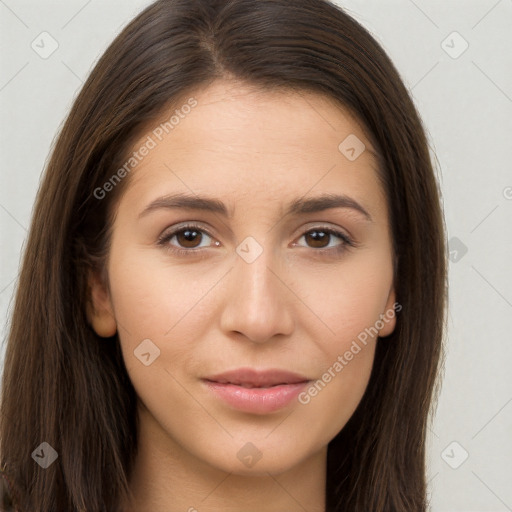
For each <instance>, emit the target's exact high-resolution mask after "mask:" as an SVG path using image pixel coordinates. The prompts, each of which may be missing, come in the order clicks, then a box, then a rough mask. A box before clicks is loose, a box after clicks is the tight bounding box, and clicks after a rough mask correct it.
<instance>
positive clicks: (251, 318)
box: [221, 239, 294, 343]
mask: <svg viewBox="0 0 512 512" xmlns="http://www.w3.org/2000/svg"><path fill="white" fill-rule="evenodd" d="M255 242H256V241H255V239H253V240H247V239H246V240H245V242H242V244H240V245H239V249H240V252H241V255H240V254H239V258H237V260H236V262H235V267H234V268H233V270H232V275H231V277H230V278H229V279H230V286H229V287H228V288H229V292H228V295H227V296H226V300H225V303H224V304H225V307H224V310H223V312H222V322H221V323H222V328H223V330H224V331H225V332H227V331H234V332H237V333H240V334H243V335H244V336H245V337H247V338H248V339H250V340H251V341H252V342H254V343H264V342H265V341H268V340H270V339H272V338H274V337H275V336H277V335H278V334H281V335H289V334H290V333H291V332H292V331H293V325H294V322H293V315H292V311H291V307H292V304H291V303H290V298H291V297H293V294H292V293H291V292H290V290H289V289H288V288H287V287H286V285H285V284H284V281H285V279H283V278H284V277H285V276H279V275H278V274H279V272H276V270H273V269H272V265H273V263H274V262H273V261H271V260H272V258H271V257H270V256H271V255H270V254H268V253H267V251H264V250H263V247H262V246H261V245H260V244H259V243H257V242H256V243H255ZM258 246H259V247H258ZM239 249H237V253H239ZM244 249H245V250H244Z"/></svg>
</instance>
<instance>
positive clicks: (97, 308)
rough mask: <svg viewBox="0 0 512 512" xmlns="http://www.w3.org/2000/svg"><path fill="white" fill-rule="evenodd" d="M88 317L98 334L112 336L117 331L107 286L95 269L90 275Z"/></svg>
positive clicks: (105, 336) (103, 336) (106, 336)
mask: <svg viewBox="0 0 512 512" xmlns="http://www.w3.org/2000/svg"><path fill="white" fill-rule="evenodd" d="M88 290H89V293H88V299H87V306H86V309H87V311H86V313H87V319H88V320H89V323H90V324H91V326H92V328H93V329H94V331H95V332H96V334H97V335H98V336H101V337H102V338H110V337H111V336H114V334H115V333H116V332H117V323H116V319H115V317H114V309H113V307H112V301H111V299H110V294H109V291H108V288H107V286H106V285H105V283H104V281H103V280H102V279H101V278H100V276H99V275H98V274H97V273H96V272H93V271H90V272H89V277H88Z"/></svg>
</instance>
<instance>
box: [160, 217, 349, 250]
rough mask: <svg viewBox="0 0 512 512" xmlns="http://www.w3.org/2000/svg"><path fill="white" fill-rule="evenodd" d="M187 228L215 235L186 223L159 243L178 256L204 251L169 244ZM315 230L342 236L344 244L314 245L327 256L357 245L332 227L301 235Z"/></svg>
mask: <svg viewBox="0 0 512 512" xmlns="http://www.w3.org/2000/svg"><path fill="white" fill-rule="evenodd" d="M187 230H196V231H199V232H201V233H203V234H206V235H208V236H209V237H210V238H214V237H213V235H211V234H210V233H209V232H208V230H206V229H204V228H203V227H202V226H199V225H197V224H186V225H184V226H181V227H180V228H179V229H176V230H174V231H172V232H171V233H164V234H163V235H161V236H160V237H159V239H158V245H160V246H163V247H164V249H165V250H167V251H170V252H171V253H173V254H176V255H178V256H185V257H187V256H190V255H191V253H192V254H195V255H197V254H200V253H202V252H203V250H202V249H179V248H176V247H174V246H171V245H170V244H169V242H170V241H171V240H172V239H173V238H174V237H175V236H176V235H178V234H179V233H182V232H184V231H187ZM314 231H320V232H321V233H325V234H326V235H334V236H336V237H338V238H340V239H341V241H342V242H343V243H342V244H340V245H338V246H336V247H334V248H333V247H331V248H328V249H325V248H324V249H315V248H314V247H313V248H312V249H313V250H314V252H316V253H320V255H325V256H329V255H333V254H334V255H340V254H341V253H343V252H345V251H346V250H348V249H349V248H351V247H355V246H356V243H355V242H354V240H352V239H351V238H350V237H348V236H347V235H346V234H345V233H342V232H340V231H337V230H335V229H332V228H327V227H321V226H318V227H314V228H311V229H308V230H307V231H305V232H304V233H303V234H302V235H301V238H302V237H303V236H304V235H307V234H308V233H311V232H314ZM201 256H206V255H205V254H204V253H203V254H201Z"/></svg>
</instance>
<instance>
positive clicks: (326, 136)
mask: <svg viewBox="0 0 512 512" xmlns="http://www.w3.org/2000/svg"><path fill="white" fill-rule="evenodd" d="M194 98H195V100H196V101H197V105H196V106H193V107H191V108H188V107H184V108H183V109H180V108H179V107H178V111H179V115H178V117H176V118H175V119H174V121H173V125H172V128H170V126H171V125H170V124H168V125H166V130H167V131H166V130H164V129H163V128H162V126H161V125H160V122H162V123H164V122H165V121H168V120H169V119H170V118H171V116H172V115H173V113H174V111H173V112H169V113H166V114H165V115H164V116H163V117H162V120H161V121H159V122H157V123H155V126H154V127H153V128H151V129H149V131H148V132H147V133H145V134H144V135H143V136H142V137H141V139H140V141H139V143H137V144H136V145H135V146H134V148H133V151H134V152H137V154H138V156H136V157H134V158H137V164H136V165H135V166H134V167H133V169H131V170H130V176H129V178H125V179H129V183H127V185H128V186H127V188H126V190H125V191H124V193H123V195H122V197H121V199H120V202H119V204H118V210H117V216H116V219H115V223H114V226H113V234H112V243H111V251H110V254H109V260H108V277H109V291H106V290H104V289H103V288H102V287H101V285H100V284H99V283H98V282H96V281H95V282H94V283H93V285H92V286H93V303H94V306H95V309H96V313H93V316H92V323H93V326H94V327H95V329H96V331H97V332H98V334H100V335H102V336H108V335H112V334H113V333H114V332H115V330H116V329H117V331H118V333H119V337H120V343H121V347H122V352H123V357H124V361H125V364H126V368H127V370H128V373H129V376H130V378H131V381H132V382H133V385H134V387H135V390H136V392H137V395H138V398H139V413H140V421H141V423H142V431H144V432H145V435H147V436H149V440H146V441H147V442H150V443H154V445H155V448H156V449H157V450H159V451H160V453H167V454H171V453H172V454H174V456H175V457H176V456H178V457H180V458H181V459H183V458H185V459H186V460H194V461H196V463H207V464H208V465H209V466H210V467H214V468H218V469H221V470H223V471H226V472H230V473H236V474H249V473H253V474H264V473H266V472H272V473H279V472H282V471H286V470H287V469H290V468H293V467H294V466H297V465H298V464H300V463H301V462H303V461H305V460H306V459H308V458H309V457H313V456H315V455H317V454H319V453H325V451H324V450H325V449H326V446H327V444H328V443H329V441H330V440H331V439H332V438H333V437H334V436H335V435H336V434H337V433H338V432H339V431H340V430H341V429H342V428H343V426H344V425H345V424H346V423H347V421H348V419H349V418H350V417H351V415H352V414H353V412H354V411H355V409H356V407H357V405H358V404H359V402H360V400H361V398H362V396H363V393H364V391H365V389H366V386H367V383H368V380H369V377H370V372H371V368H372V363H373V359H374V352H375V344H376V342H377V339H376V331H379V335H380V336H387V335H389V334H390V333H391V332H392V330H393V329H394V326H395V320H394V314H393V304H394V302H395V295H394V289H393V255H392V240H391V235H390V228H389V224H388V210H387V205H386V200H385V196H384V192H383V190H382V187H381V185H380V183H379V181H378V178H377V171H376V160H375V159H374V157H373V155H372V153H371V151H372V148H371V146H370V142H369V141H368V140H367V139H366V137H365V136H364V134H363V131H362V130H361V128H360V127H359V125H358V124H357V123H356V122H355V120H354V119H353V118H351V117H350V116H349V115H348V114H347V112H346V111H344V110H341V109H340V108H339V107H336V106H335V105H334V104H333V103H332V102H331V101H329V100H328V99H326V98H324V97H322V96H319V95H315V94H312V93H306V92H304V93H300V94H298V93H295V94H293V93H282V92H281V93H278V92H274V93H270V92H255V91H254V90H252V89H249V88H247V87H246V86H241V85H240V84H234V83H228V82H216V83H215V84H214V85H212V86H211V87H210V88H208V89H207V90H204V91H202V92H200V93H197V94H195V95H194ZM186 104H187V102H186V101H185V102H184V105H186ZM188 104H189V105H190V104H195V103H194V102H191V103H188ZM177 119H179V121H178V122H176V120H177ZM167 132H168V133H167ZM340 144H341V146H340ZM362 144H364V145H365V146H362ZM142 147H146V149H145V150H143V149H141V148H142ZM133 163H134V162H133V161H132V164H133ZM128 168H129V167H127V169H128ZM121 174H122V173H121ZM106 188H108V187H106ZM327 195H329V196H330V197H331V198H334V197H335V196H339V198H338V199H336V200H335V201H334V202H333V203H331V204H330V205H324V204H323V202H322V201H320V200H317V201H315V199H317V198H320V197H324V196H327ZM181 196H183V197H186V198H187V199H186V201H190V202H191V201H194V202H195V203H196V204H195V205H193V204H190V206H186V205H185V203H186V201H185V199H180V197H181ZM200 198H201V200H202V199H205V201H202V202H200V201H199V199H200ZM206 200H207V201H206ZM180 201H181V203H180V204H181V206H177V203H179V202H180ZM335 203H336V204H335ZM201 206H203V207H204V208H203V207H201ZM207 206H208V208H206V207H207ZM212 206H215V209H214V208H213V207H212ZM293 206H294V208H293ZM326 206H330V207H326ZM109 312H110V313H109ZM384 343H385V341H384ZM240 369H243V370H248V369H249V370H250V369H253V370H254V372H256V373H250V372H249V371H245V372H244V371H241V372H239V373H238V374H237V370H240ZM225 372H234V373H233V374H231V375H226V376H224V378H222V377H219V374H223V373H225ZM280 372H281V373H280ZM283 372H291V373H293V374H294V375H290V374H286V373H283ZM208 379H209V380H208ZM304 381H308V382H304ZM251 386H252V387H251ZM185 459H183V460H185Z"/></svg>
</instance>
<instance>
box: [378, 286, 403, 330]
mask: <svg viewBox="0 0 512 512" xmlns="http://www.w3.org/2000/svg"><path fill="white" fill-rule="evenodd" d="M395 304H396V294H395V287H394V286H393V287H392V288H391V290H390V292H389V296H388V300H387V303H386V309H385V310H384V312H383V313H382V314H381V321H380V322H378V324H379V325H382V324H384V325H383V327H382V329H379V338H384V337H386V336H389V335H390V334H391V333H392V332H393V331H394V330H395V327H396V313H397V311H400V310H401V309H402V306H401V305H400V304H397V305H396V306H395Z"/></svg>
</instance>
